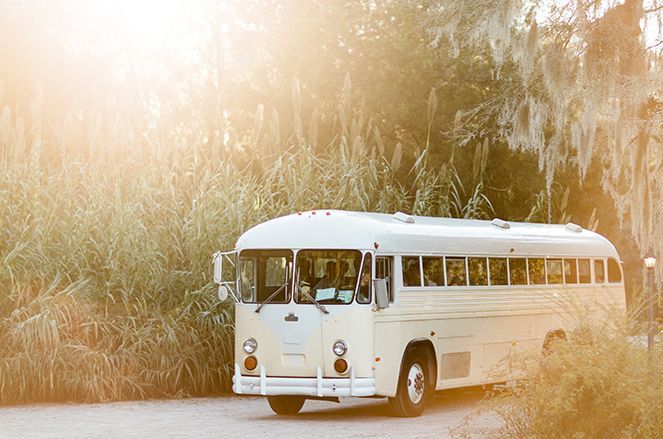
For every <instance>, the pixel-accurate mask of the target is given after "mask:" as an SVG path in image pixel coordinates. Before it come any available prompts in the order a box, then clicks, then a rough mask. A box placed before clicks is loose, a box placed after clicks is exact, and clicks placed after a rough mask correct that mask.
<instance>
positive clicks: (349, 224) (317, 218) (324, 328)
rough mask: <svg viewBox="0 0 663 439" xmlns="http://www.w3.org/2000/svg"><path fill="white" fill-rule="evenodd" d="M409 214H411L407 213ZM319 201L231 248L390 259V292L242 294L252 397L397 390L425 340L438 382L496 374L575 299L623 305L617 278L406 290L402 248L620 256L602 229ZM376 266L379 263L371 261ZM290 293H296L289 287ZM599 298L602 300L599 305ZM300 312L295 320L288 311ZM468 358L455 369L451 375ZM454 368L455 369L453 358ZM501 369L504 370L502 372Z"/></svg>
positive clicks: (592, 313) (239, 360)
mask: <svg viewBox="0 0 663 439" xmlns="http://www.w3.org/2000/svg"><path fill="white" fill-rule="evenodd" d="M406 217H407V216H406ZM409 218H411V219H412V221H404V220H403V219H402V218H401V219H397V218H395V217H394V216H392V215H388V214H377V213H358V212H345V211H335V210H318V211H314V212H305V213H299V214H293V215H288V216H285V217H281V218H276V219H273V220H270V221H267V222H265V223H262V224H259V225H257V226H255V227H253V228H252V229H250V230H248V231H247V232H245V233H244V234H243V235H242V236H241V237H240V238H239V240H238V241H237V245H236V250H237V251H238V252H241V251H243V250H249V249H265V250H266V249H292V250H293V251H294V252H297V251H298V250H301V249H354V250H360V251H361V252H362V253H364V254H366V253H369V254H371V255H373V256H374V257H380V256H389V257H393V259H392V261H393V262H392V264H393V265H392V267H393V270H392V272H393V278H392V279H391V282H392V288H393V301H392V303H391V304H390V306H389V307H388V308H386V309H377V307H376V306H375V304H374V303H375V298H374V297H373V300H372V303H371V304H358V303H356V302H353V303H352V304H348V305H340V304H339V305H327V306H326V307H327V309H328V310H329V314H324V313H322V312H321V311H320V310H318V309H317V308H316V307H315V306H313V305H311V304H297V303H295V302H294V301H293V300H292V299H291V300H290V302H289V303H284V304H267V305H265V306H264V307H263V308H262V310H261V311H260V313H256V312H255V310H256V304H247V303H238V304H236V305H235V310H236V316H235V321H236V330H235V333H236V336H235V345H236V348H235V356H236V365H235V374H234V378H233V382H234V385H233V390H234V391H235V392H236V393H241V394H254V395H304V396H311V397H333V396H372V395H380V396H394V395H395V393H396V387H397V383H398V376H399V373H400V367H401V362H402V360H403V356H404V353H405V351H406V348H407V347H408V345H409V344H410V343H411V342H413V341H426V342H429V343H430V345H432V347H433V349H434V352H435V362H436V364H437V377H436V380H435V381H436V387H437V388H438V389H442V388H453V387H461V386H469V385H479V384H484V383H489V382H495V381H499V380H503V379H504V378H505V375H495V371H496V368H497V367H498V366H499V367H502V368H504V367H505V365H506V366H508V361H506V362H505V359H508V358H509V356H510V354H512V353H513V352H514V351H515V350H518V349H522V348H529V347H537V348H540V347H541V346H542V345H543V342H544V339H545V337H546V335H547V334H548V333H549V332H550V331H552V330H558V329H562V330H565V331H569V330H570V329H572V326H573V324H574V323H573V319H572V315H573V314H574V312H575V311H577V309H578V307H580V308H582V309H584V310H585V311H586V313H587V314H586V315H587V316H588V318H591V319H597V320H599V319H603V318H605V317H606V315H605V314H602V313H601V312H599V309H607V308H613V309H614V308H616V309H618V310H621V311H623V310H624V309H625V295H624V286H623V282H621V279H620V282H618V283H608V282H605V283H603V284H595V283H592V284H587V285H579V284H577V285H566V284H562V285H523V286H488V287H487V286H461V287H448V286H446V287H445V286H439V287H435V286H425V287H424V286H421V287H403V279H402V274H401V256H411V255H413V256H427V255H429V256H438V255H439V256H480V257H491V256H496V257H516V256H517V257H542V258H544V257H560V258H561V257H569V258H570V257H583V258H614V259H615V260H616V261H619V260H620V259H619V255H618V254H617V251H616V250H615V248H614V246H613V245H612V244H611V243H610V242H609V241H608V240H607V239H605V238H604V237H602V236H600V235H598V234H596V233H593V232H591V231H587V230H582V231H580V232H578V231H576V229H573V228H572V227H567V226H564V225H547V224H526V223H509V224H508V228H505V227H503V225H496V224H491V222H490V221H476V220H458V219H448V218H429V217H409ZM372 267H373V273H374V275H375V263H373V265H372ZM291 296H292V295H291ZM603 305H605V306H603ZM291 314H292V315H295V316H297V321H292V319H291V320H288V319H286V318H285V317H286V316H289V315H291ZM249 337H252V338H254V339H255V340H256V341H257V343H258V349H257V350H256V352H255V353H254V355H255V356H256V358H257V360H258V365H259V366H258V367H257V368H256V369H255V370H253V371H249V370H246V369H245V368H244V365H243V361H244V358H245V357H246V356H247V354H246V353H245V352H244V351H243V349H242V343H243V341H244V340H246V339H247V338H249ZM337 340H344V341H345V342H346V343H347V344H348V346H349V350H348V353H347V354H346V355H345V356H344V357H343V358H344V359H346V360H347V362H348V364H349V366H350V368H349V370H348V371H347V372H345V373H344V374H339V373H336V371H335V370H334V361H335V360H336V359H337V357H336V355H335V354H334V353H333V352H332V345H333V344H334V342H336V341H337ZM454 361H456V362H457V361H465V362H466V363H465V366H467V371H466V373H464V374H462V375H463V376H454V375H453V373H452V374H449V373H448V370H445V368H447V367H455V366H454V364H455V363H454ZM450 365H451V366H450ZM506 372H507V375H506V376H508V372H509V371H506Z"/></svg>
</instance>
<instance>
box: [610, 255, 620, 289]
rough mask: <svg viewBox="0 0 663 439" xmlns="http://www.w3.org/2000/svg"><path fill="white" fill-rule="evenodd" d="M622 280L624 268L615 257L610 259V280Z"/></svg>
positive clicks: (613, 281)
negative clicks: (622, 268) (621, 267)
mask: <svg viewBox="0 0 663 439" xmlns="http://www.w3.org/2000/svg"><path fill="white" fill-rule="evenodd" d="M621 281H622V270H621V269H620V268H619V263H618V262H617V261H616V260H615V259H614V258H610V259H608V282H610V283H619V282H621Z"/></svg>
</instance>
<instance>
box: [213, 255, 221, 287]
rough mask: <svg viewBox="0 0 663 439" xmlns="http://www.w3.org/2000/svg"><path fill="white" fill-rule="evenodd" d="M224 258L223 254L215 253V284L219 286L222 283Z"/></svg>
mask: <svg viewBox="0 0 663 439" xmlns="http://www.w3.org/2000/svg"><path fill="white" fill-rule="evenodd" d="M222 257H223V256H222V255H221V252H216V253H214V259H213V261H214V282H216V283H217V284H218V283H220V282H221V264H222V263H223V261H222V260H221V258H222Z"/></svg>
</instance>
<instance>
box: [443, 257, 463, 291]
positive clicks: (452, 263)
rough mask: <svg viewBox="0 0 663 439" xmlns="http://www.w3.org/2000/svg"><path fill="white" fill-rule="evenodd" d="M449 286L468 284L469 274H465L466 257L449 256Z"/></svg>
mask: <svg viewBox="0 0 663 439" xmlns="http://www.w3.org/2000/svg"><path fill="white" fill-rule="evenodd" d="M446 261H447V266H446V270H447V286H450V287H451V286H456V287H460V286H463V287H464V286H466V285H467V276H465V258H451V257H449V256H447V258H446Z"/></svg>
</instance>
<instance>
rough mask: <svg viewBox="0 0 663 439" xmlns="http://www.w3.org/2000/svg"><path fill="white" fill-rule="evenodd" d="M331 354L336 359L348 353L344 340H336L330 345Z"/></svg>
mask: <svg viewBox="0 0 663 439" xmlns="http://www.w3.org/2000/svg"><path fill="white" fill-rule="evenodd" d="M332 352H333V353H334V355H336V356H337V357H342V356H344V355H345V354H347V353H348V344H347V343H346V342H345V341H344V340H337V341H336V342H334V344H333V345H332Z"/></svg>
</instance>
